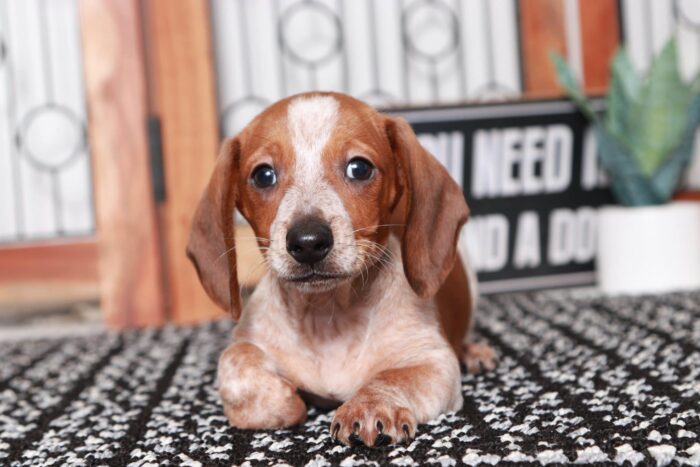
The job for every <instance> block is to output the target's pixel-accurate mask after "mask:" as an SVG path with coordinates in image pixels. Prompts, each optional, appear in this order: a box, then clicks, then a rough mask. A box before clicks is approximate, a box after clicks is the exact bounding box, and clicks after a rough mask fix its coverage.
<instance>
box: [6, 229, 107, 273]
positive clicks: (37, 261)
mask: <svg viewBox="0 0 700 467" xmlns="http://www.w3.org/2000/svg"><path fill="white" fill-rule="evenodd" d="M0 264H2V265H3V268H2V269H0V282H1V283H12V282H31V281H70V282H74V281H75V282H85V283H90V284H97V282H98V280H99V277H98V274H97V242H96V241H95V239H94V238H89V239H82V240H73V239H69V240H64V241H61V240H57V241H51V242H40V243H20V244H18V245H14V244H13V245H7V246H0Z"/></svg>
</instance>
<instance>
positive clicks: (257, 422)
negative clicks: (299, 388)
mask: <svg viewBox="0 0 700 467" xmlns="http://www.w3.org/2000/svg"><path fill="white" fill-rule="evenodd" d="M219 394H220V395H221V400H222V402H223V405H224V413H225V414H226V417H227V418H228V421H229V423H230V424H231V425H232V426H235V427H237V428H250V429H261V428H284V427H288V426H291V425H296V424H298V423H301V422H303V421H304V420H306V404H305V403H304V401H303V400H302V399H301V397H300V396H299V394H297V392H296V389H295V388H294V387H293V386H292V385H291V384H289V383H288V382H287V381H285V380H283V379H282V378H280V377H278V376H277V375H274V374H270V373H267V372H263V371H260V372H257V374H256V375H255V378H251V379H248V380H240V379H239V380H232V381H226V382H222V383H221V384H220V385H219Z"/></svg>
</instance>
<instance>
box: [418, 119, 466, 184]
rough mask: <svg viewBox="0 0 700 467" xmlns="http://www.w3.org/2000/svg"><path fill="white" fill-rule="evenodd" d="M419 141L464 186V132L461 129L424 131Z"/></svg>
mask: <svg viewBox="0 0 700 467" xmlns="http://www.w3.org/2000/svg"><path fill="white" fill-rule="evenodd" d="M418 141H420V144H421V145H422V146H423V147H424V148H425V149H426V151H428V152H429V153H430V154H432V155H433V156H435V158H436V159H437V160H438V161H440V163H441V164H442V165H444V166H445V168H446V169H447V171H448V172H449V173H450V175H451V176H452V178H453V179H454V180H455V182H457V184H458V185H459V186H462V177H463V174H462V170H463V167H464V133H462V132H461V131H451V132H446V131H441V132H440V133H435V134H433V133H422V134H420V135H418Z"/></svg>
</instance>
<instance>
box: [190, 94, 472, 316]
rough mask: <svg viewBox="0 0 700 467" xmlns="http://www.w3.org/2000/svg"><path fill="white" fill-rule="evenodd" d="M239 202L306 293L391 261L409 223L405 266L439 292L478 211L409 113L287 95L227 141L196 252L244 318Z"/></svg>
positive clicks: (211, 281)
mask: <svg viewBox="0 0 700 467" xmlns="http://www.w3.org/2000/svg"><path fill="white" fill-rule="evenodd" d="M234 207H237V208H238V209H239V210H240V212H241V213H242V214H243V216H244V217H245V218H246V219H247V220H248V222H249V223H250V224H251V226H252V227H253V229H254V231H255V233H256V236H257V237H258V244H259V245H260V247H261V250H262V253H263V255H264V256H265V257H266V261H267V263H268V266H269V268H270V270H271V272H272V274H274V275H275V276H276V277H277V278H278V279H279V280H280V281H282V282H285V283H287V284H289V285H290V286H292V287H296V288H298V289H299V290H300V291H302V292H306V293H315V292H322V291H327V290H330V289H332V288H334V287H336V286H337V285H338V284H340V283H342V282H345V281H349V280H352V279H353V278H355V277H357V276H358V275H360V274H362V272H363V271H365V270H366V269H367V268H369V267H370V266H371V265H373V264H374V263H376V262H378V261H381V260H382V255H383V254H384V249H383V245H384V244H385V243H386V239H387V237H388V235H389V233H390V231H391V226H398V228H397V229H395V230H396V231H397V233H398V234H399V235H400V236H401V237H402V257H403V264H404V270H405V273H406V277H407V279H408V281H409V283H410V285H411V287H412V288H413V289H414V291H415V292H416V293H417V294H418V295H419V296H421V297H429V296H431V295H433V294H434V293H435V292H436V291H437V290H438V289H439V287H440V285H441V284H442V282H443V280H444V279H445V277H446V275H447V274H448V273H449V271H450V269H451V268H452V265H453V262H454V259H455V255H456V242H457V236H458V234H459V230H460V228H461V226H462V224H463V223H464V222H465V221H466V219H467V216H468V213H469V211H468V209H467V205H466V203H465V202H464V197H463V196H462V192H461V190H460V189H459V187H458V186H457V185H456V184H455V183H454V181H453V180H452V179H451V178H450V176H449V174H448V173H447V172H446V170H445V169H444V168H443V167H442V166H441V165H440V164H439V163H438V162H437V161H436V160H435V158H433V157H432V156H431V155H430V154H428V153H427V152H426V151H425V150H424V149H423V147H422V146H421V145H420V143H419V142H418V140H417V139H416V136H415V134H414V133H413V131H412V129H411V127H410V126H409V125H408V123H406V122H405V121H404V120H402V119H398V118H390V117H386V116H384V115H381V114H379V113H377V112H376V111H375V110H374V109H372V108H371V107H369V106H367V105H365V104H363V103H362V102H360V101H357V100H355V99H353V98H351V97H348V96H345V95H342V94H336V93H309V94H303V95H298V96H293V97H290V98H287V99H285V100H282V101H280V102H278V103H276V104H274V105H272V106H271V107H269V108H268V109H267V110H265V111H264V112H263V113H262V114H260V115H259V116H258V117H256V118H255V119H254V120H253V121H252V122H251V123H250V124H249V125H248V127H246V128H245V129H244V130H243V131H242V132H241V133H240V134H239V135H238V136H236V137H235V138H232V139H230V140H228V141H226V142H225V143H224V145H223V147H222V150H221V153H220V155H219V158H218V160H217V163H216V168H215V170H214V174H213V176H212V178H211V180H210V182H209V185H208V187H207V189H206V192H205V194H204V197H203V198H202V201H201V202H200V204H199V207H198V209H197V212H196V213H195V217H194V222H193V226H192V233H191V236H190V242H189V245H188V256H189V257H190V259H191V260H192V261H193V263H194V265H195V267H196V269H197V272H198V274H199V277H200V280H201V281H202V284H203V285H204V288H205V290H206V291H207V293H208V294H209V295H210V297H211V298H212V299H213V300H214V301H215V302H216V303H217V304H219V305H220V306H222V307H223V308H229V309H230V310H231V311H232V314H233V316H234V318H236V319H237V318H238V317H239V315H240V297H239V290H238V279H237V275H236V252H235V244H234V229H233V215H234V214H233V212H234Z"/></svg>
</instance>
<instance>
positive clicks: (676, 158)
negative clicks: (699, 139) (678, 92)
mask: <svg viewBox="0 0 700 467" xmlns="http://www.w3.org/2000/svg"><path fill="white" fill-rule="evenodd" d="M685 121H686V128H685V131H684V133H683V136H682V137H681V140H680V142H679V144H678V145H677V146H676V147H675V148H674V149H673V150H672V152H671V153H670V155H668V158H667V159H666V160H665V161H664V163H663V164H661V166H660V167H659V168H658V170H657V171H656V172H655V173H654V176H653V177H652V180H651V181H652V184H653V185H654V188H655V190H656V192H658V193H660V194H662V195H663V196H664V197H665V198H666V200H669V199H671V196H673V193H674V192H675V190H676V188H677V186H678V181H679V180H680V178H681V175H682V173H683V171H684V170H685V169H686V167H687V166H688V164H689V163H690V159H691V158H692V156H693V149H694V147H695V134H696V129H697V127H698V124H700V94H696V95H695V96H694V97H693V98H692V99H691V102H690V106H689V108H688V112H687V114H686V117H685Z"/></svg>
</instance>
